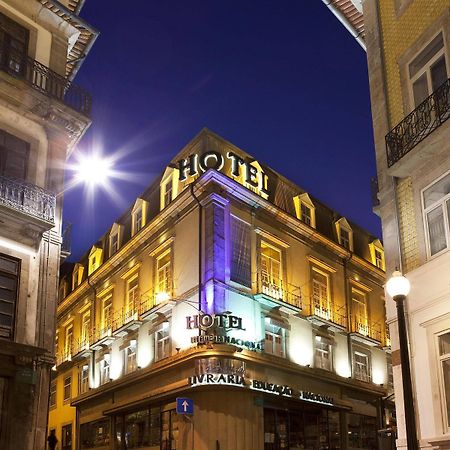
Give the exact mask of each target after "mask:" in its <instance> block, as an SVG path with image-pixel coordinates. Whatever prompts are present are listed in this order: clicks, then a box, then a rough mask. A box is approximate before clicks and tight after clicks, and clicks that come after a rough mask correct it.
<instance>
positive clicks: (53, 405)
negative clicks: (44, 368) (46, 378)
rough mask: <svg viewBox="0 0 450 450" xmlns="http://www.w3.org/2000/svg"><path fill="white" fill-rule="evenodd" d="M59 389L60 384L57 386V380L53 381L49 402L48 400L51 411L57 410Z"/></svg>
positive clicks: (51, 382)
mask: <svg viewBox="0 0 450 450" xmlns="http://www.w3.org/2000/svg"><path fill="white" fill-rule="evenodd" d="M57 389H58V384H57V379H56V378H55V379H53V380H51V381H50V388H49V392H48V395H49V400H48V406H49V408H50V409H53V408H56V402H57V399H58V397H57Z"/></svg>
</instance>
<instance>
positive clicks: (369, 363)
mask: <svg viewBox="0 0 450 450" xmlns="http://www.w3.org/2000/svg"><path fill="white" fill-rule="evenodd" d="M357 355H358V356H362V357H364V358H366V361H367V365H366V367H367V374H365V375H364V376H362V377H361V376H360V377H358V376H357V371H356V366H357V361H356V356H357ZM371 356H372V355H371V353H370V352H369V351H366V350H365V349H362V348H360V347H356V348H353V349H352V360H353V361H352V362H353V378H354V379H355V380H358V381H362V382H365V383H370V382H372V358H371Z"/></svg>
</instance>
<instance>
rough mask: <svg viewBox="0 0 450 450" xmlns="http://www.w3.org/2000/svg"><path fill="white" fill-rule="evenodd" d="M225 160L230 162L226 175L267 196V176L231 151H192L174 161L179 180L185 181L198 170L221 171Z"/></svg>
mask: <svg viewBox="0 0 450 450" xmlns="http://www.w3.org/2000/svg"><path fill="white" fill-rule="evenodd" d="M225 161H229V162H230V164H227V172H229V173H226V175H232V176H233V177H235V178H237V179H240V180H243V182H244V183H245V184H246V185H247V186H248V187H250V188H254V189H256V190H257V192H258V193H259V194H260V195H262V196H263V197H264V198H267V197H268V195H269V191H268V190H267V182H268V177H267V175H266V174H265V173H264V172H263V170H262V169H261V167H256V166H255V165H253V164H252V163H249V162H247V161H245V160H244V159H242V158H241V157H240V156H238V155H236V154H235V153H233V152H227V153H226V156H225V157H224V156H223V155H222V154H221V153H219V152H216V151H213V150H210V151H207V152H205V153H202V154H201V155H199V154H197V153H193V154H192V155H189V157H188V158H186V159H180V160H179V161H177V163H176V167H177V169H178V171H179V181H185V180H186V179H187V178H188V176H189V177H193V176H195V175H198V174H199V172H206V171H207V170H208V169H215V170H218V171H223V168H224V166H225ZM258 166H259V164H258Z"/></svg>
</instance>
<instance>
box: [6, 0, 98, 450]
mask: <svg viewBox="0 0 450 450" xmlns="http://www.w3.org/2000/svg"><path fill="white" fill-rule="evenodd" d="M82 3H83V2H82V1H72V0H71V1H68V0H67V1H62V2H56V1H52V0H49V1H38V0H0V224H1V225H0V448H1V449H5V450H9V449H17V448H20V449H24V450H35V449H39V450H41V449H44V448H45V446H46V442H45V441H46V430H47V419H48V400H47V399H48V393H49V384H50V372H51V367H52V366H53V365H54V355H53V349H54V345H53V342H54V330H55V325H56V320H55V311H56V296H57V291H58V273H59V265H60V250H61V241H62V231H61V228H62V224H61V206H62V199H61V195H60V193H61V192H62V189H63V169H62V168H63V166H64V162H65V160H66V157H67V155H68V152H70V150H71V149H72V148H73V146H74V145H75V143H76V142H77V141H78V140H79V138H80V137H81V136H82V135H83V133H84V131H85V130H86V129H87V127H88V126H89V124H90V119H89V113H90V108H91V100H90V96H89V95H88V94H87V93H86V92H85V91H84V90H83V89H82V88H80V87H78V86H76V85H75V84H73V83H72V79H73V76H74V75H75V73H76V71H77V70H78V68H79V66H80V65H81V62H82V59H83V58H84V56H85V55H86V54H87V52H88V50H89V47H90V45H92V43H93V41H94V40H95V37H96V36H97V33H96V32H95V30H93V29H92V28H91V27H89V26H88V25H87V24H86V23H84V22H83V21H82V20H81V19H80V18H79V17H78V12H79V9H80V8H81V4H82Z"/></svg>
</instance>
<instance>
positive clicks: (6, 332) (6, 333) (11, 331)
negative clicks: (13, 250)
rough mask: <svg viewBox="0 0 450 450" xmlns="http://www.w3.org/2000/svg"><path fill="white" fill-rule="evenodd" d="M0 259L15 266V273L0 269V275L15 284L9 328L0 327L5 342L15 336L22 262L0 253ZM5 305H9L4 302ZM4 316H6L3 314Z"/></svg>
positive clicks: (0, 334)
mask: <svg viewBox="0 0 450 450" xmlns="http://www.w3.org/2000/svg"><path fill="white" fill-rule="evenodd" d="M0 258H1V259H5V260H7V261H9V262H12V263H14V264H15V272H11V271H9V270H7V269H2V270H1V271H0V273H1V274H2V275H3V276H4V277H5V278H9V279H13V280H14V282H15V295H14V296H13V297H14V299H13V306H12V314H11V328H9V327H7V326H1V327H0V332H1V333H0V336H1V338H2V339H6V340H11V341H12V340H14V339H15V336H16V317H17V308H18V303H19V294H20V282H21V277H20V276H21V271H22V261H21V260H20V259H18V258H14V257H12V256H9V255H5V254H4V253H0ZM5 303H9V301H8V302H6V301H5ZM4 315H5V316H6V315H7V314H4Z"/></svg>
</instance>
